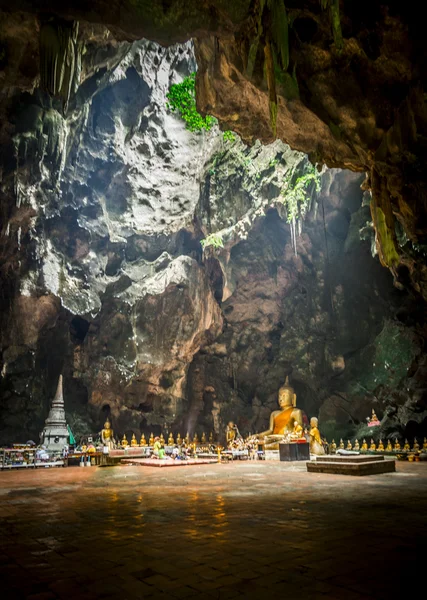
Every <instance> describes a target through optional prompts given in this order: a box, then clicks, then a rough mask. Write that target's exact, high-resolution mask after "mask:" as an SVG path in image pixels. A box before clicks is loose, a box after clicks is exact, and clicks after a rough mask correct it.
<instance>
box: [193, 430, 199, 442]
mask: <svg viewBox="0 0 427 600" xmlns="http://www.w3.org/2000/svg"><path fill="white" fill-rule="evenodd" d="M198 443H199V436H198V435H197V433H195V434H194V437H193V444H198Z"/></svg>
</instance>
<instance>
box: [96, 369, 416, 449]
mask: <svg viewBox="0 0 427 600" xmlns="http://www.w3.org/2000/svg"><path fill="white" fill-rule="evenodd" d="M296 398H297V397H296V393H295V391H294V388H293V387H292V386H291V385H290V384H289V378H288V377H286V381H285V383H284V384H283V386H282V387H281V388H280V389H279V393H278V403H279V407H280V408H279V409H278V410H275V411H273V412H272V413H271V415H270V421H269V428H268V429H267V430H266V431H262V432H261V433H257V434H255V435H253V436H249V438H247V439H246V440H243V438H242V436H241V435H240V433H239V430H238V428H237V426H236V425H235V424H234V423H233V422H232V421H230V422H229V423H228V425H227V429H226V444H227V446H228V447H232V446H235V445H236V444H237V445H238V444H246V445H247V444H248V443H249V444H251V443H252V444H255V443H259V444H261V445H262V446H263V448H264V450H278V449H279V443H283V442H298V441H300V442H302V441H308V442H309V444H310V453H311V454H317V455H321V454H325V447H327V443H326V440H323V439H322V437H321V435H320V432H319V427H318V420H317V418H316V417H312V418H311V419H310V423H309V422H308V419H307V416H306V415H305V413H304V412H303V411H302V410H301V409H299V408H297V406H296ZM369 421H370V423H371V424H377V423H378V424H379V420H378V417H377V415H376V414H375V411H374V410H372V415H371V417H370V418H369ZM309 425H310V429H308V426H309ZM101 439H102V442H103V444H104V445H106V446H108V447H110V448H112V447H114V446H115V442H114V437H113V430H112V429H111V424H110V422H109V421H108V420H107V422H106V423H105V425H104V429H103V430H102V432H101ZM154 441H155V439H154V435H153V434H151V435H150V438H149V440H148V442H147V441H146V439H145V436H144V434H142V436H141V439H140V441H139V443H138V440H137V439H136V436H135V434H133V435H132V439H131V440H130V443H129V442H128V440H127V438H126V436H125V435H124V436H123V439H122V440H121V444H120V445H121V446H122V447H128V446H131V447H136V446H142V447H144V446H153V445H154ZM160 443H161V444H162V445H166V446H174V445H175V444H176V445H178V446H180V445H182V444H184V443H185V444H186V445H190V444H208V443H209V444H211V443H213V434H212V433H211V434H210V435H209V439H207V438H206V435H205V433H203V434H202V437H201V439H200V441H199V439H198V436H197V434H194V437H193V439H192V440H190V436H189V434H188V433H187V435H186V436H185V438H182V437H181V435H180V434H178V435H177V437H176V440H175V439H174V436H173V434H172V433H170V434H169V437H168V439H167V442H166V440H165V438H164V436H163V434H161V435H160ZM339 449H347V450H356V451H358V450H361V451H364V450H371V451H372V450H376V451H379V452H382V451H384V452H396V451H399V450H401V446H400V444H399V442H398V440H397V439H396V440H395V443H394V445H392V443H391V440H389V441H388V442H387V445H386V447H384V443H383V441H382V440H380V441H379V444H378V447H377V446H376V444H375V442H374V441H373V440H371V443H370V445H368V443H367V442H366V440H365V439H364V440H363V441H362V444H360V443H359V441H358V440H356V441H355V443H354V445H352V444H351V442H350V441H348V443H347V447H346V448H345V445H344V442H343V440H340V443H339ZM329 450H330V451H331V452H336V451H337V444H336V443H335V441H334V440H333V441H332V444H330V445H329ZM403 451H404V452H419V451H420V446H419V444H418V442H417V440H416V439H415V440H414V444H413V447H412V449H411V447H410V445H409V443H408V441H407V440H405V443H404V446H403ZM423 451H427V441H426V439H424V444H423Z"/></svg>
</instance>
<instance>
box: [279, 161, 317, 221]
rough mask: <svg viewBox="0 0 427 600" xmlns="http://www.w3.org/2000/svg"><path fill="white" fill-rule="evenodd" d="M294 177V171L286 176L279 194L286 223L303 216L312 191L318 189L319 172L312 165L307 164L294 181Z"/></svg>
mask: <svg viewBox="0 0 427 600" xmlns="http://www.w3.org/2000/svg"><path fill="white" fill-rule="evenodd" d="M294 177H295V174H294V173H291V174H290V175H289V176H288V178H287V179H286V180H285V187H284V190H283V191H282V194H281V195H282V198H283V204H284V205H285V206H286V211H287V213H288V223H291V222H293V221H295V220H297V219H298V217H304V216H305V214H306V212H307V210H308V207H309V205H310V200H311V196H312V193H313V192H314V191H316V192H319V191H320V179H321V178H320V173H318V171H317V169H316V167H315V166H314V165H308V166H307V167H306V169H305V173H304V174H303V175H300V176H299V177H298V178H297V179H296V180H295V181H293V180H294Z"/></svg>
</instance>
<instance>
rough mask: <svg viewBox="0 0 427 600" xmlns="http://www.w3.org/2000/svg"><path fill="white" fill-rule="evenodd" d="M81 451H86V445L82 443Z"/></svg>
mask: <svg viewBox="0 0 427 600" xmlns="http://www.w3.org/2000/svg"><path fill="white" fill-rule="evenodd" d="M82 452H87V446H86V444H83V445H82Z"/></svg>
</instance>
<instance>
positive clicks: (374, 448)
mask: <svg viewBox="0 0 427 600" xmlns="http://www.w3.org/2000/svg"><path fill="white" fill-rule="evenodd" d="M376 449H377V447H376V445H375V442H374V440H373V439H372V438H371V445H370V446H369V450H371V452H373V451H374V450H376Z"/></svg>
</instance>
